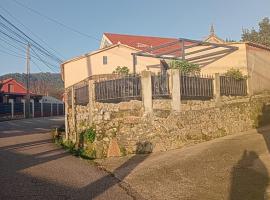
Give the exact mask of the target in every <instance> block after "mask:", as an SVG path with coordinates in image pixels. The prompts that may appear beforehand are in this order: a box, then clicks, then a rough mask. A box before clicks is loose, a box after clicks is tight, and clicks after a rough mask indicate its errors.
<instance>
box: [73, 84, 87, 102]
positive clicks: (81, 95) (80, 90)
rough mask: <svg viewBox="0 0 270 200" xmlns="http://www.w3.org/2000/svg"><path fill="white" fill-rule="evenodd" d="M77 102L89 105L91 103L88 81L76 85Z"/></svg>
mask: <svg viewBox="0 0 270 200" xmlns="http://www.w3.org/2000/svg"><path fill="white" fill-rule="evenodd" d="M75 99H76V100H75V104H76V105H87V104H88V103H89V87H88V82H82V83H79V84H76V85H75Z"/></svg>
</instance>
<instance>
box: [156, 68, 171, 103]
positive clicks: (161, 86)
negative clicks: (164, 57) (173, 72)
mask: <svg viewBox="0 0 270 200" xmlns="http://www.w3.org/2000/svg"><path fill="white" fill-rule="evenodd" d="M151 81H152V97H153V98H169V97H170V91H169V76H168V74H167V73H165V74H160V75H152V76H151Z"/></svg>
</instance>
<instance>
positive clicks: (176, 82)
mask: <svg viewBox="0 0 270 200" xmlns="http://www.w3.org/2000/svg"><path fill="white" fill-rule="evenodd" d="M180 88H181V76H180V70H178V69H172V70H171V90H172V102H171V105H172V110H173V111H176V112H180V111H181V90H180Z"/></svg>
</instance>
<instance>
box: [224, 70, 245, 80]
mask: <svg viewBox="0 0 270 200" xmlns="http://www.w3.org/2000/svg"><path fill="white" fill-rule="evenodd" d="M224 75H225V76H228V77H232V78H235V79H236V80H243V79H246V78H247V77H246V76H244V75H243V73H242V72H241V71H240V70H239V69H235V68H231V69H229V70H228V71H227V72H226V73H225V74H224Z"/></svg>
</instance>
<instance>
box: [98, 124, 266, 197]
mask: <svg viewBox="0 0 270 200" xmlns="http://www.w3.org/2000/svg"><path fill="white" fill-rule="evenodd" d="M269 151H270V127H264V128H262V129H259V130H251V131H248V132H245V133H235V134H234V135H231V136H226V137H223V138H218V139H215V140H212V141H208V142H203V143H200V144H195V145H192V146H189V147H184V148H182V149H176V150H172V151H167V152H161V153H153V154H150V155H137V156H133V157H126V158H110V159H106V160H100V163H101V164H102V165H103V166H105V167H106V168H107V170H109V171H112V172H113V173H114V174H115V175H116V176H117V177H119V178H120V179H122V181H124V182H127V183H128V184H129V185H130V186H131V187H132V188H133V189H135V190H136V191H137V192H139V193H140V194H141V195H142V196H143V197H144V198H146V199H155V200H163V199H166V200H168V199H172V200H178V199H181V200H198V199H199V200H265V199H270V186H269V181H270V178H269V177H270V153H269ZM138 159H139V160H140V161H139V164H137V165H136V167H134V162H135V164H136V160H138ZM123 165H125V167H119V166H123ZM130 168H133V170H132V171H131V172H130Z"/></svg>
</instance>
